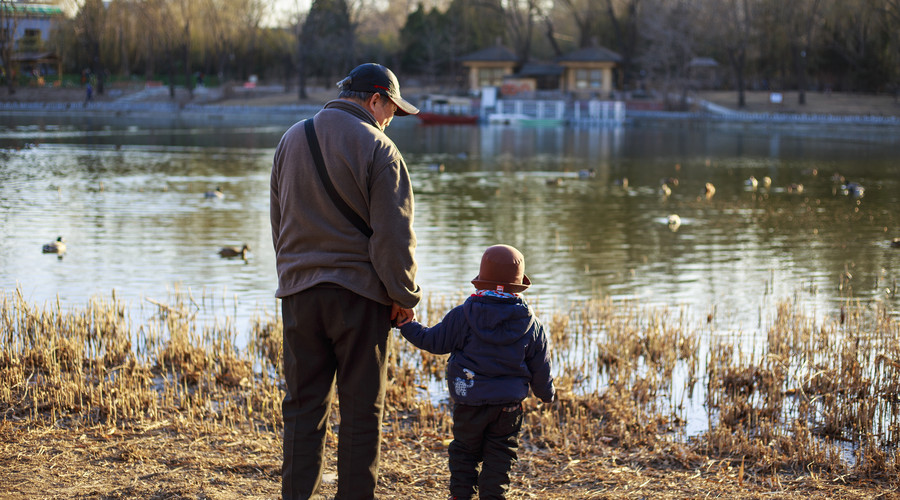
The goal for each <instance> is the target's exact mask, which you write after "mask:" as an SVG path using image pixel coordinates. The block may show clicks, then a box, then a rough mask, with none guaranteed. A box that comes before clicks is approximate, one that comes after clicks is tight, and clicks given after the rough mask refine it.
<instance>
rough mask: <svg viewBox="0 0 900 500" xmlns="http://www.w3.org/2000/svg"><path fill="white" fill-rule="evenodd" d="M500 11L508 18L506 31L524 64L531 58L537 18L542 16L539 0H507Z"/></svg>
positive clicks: (520, 60) (517, 55) (521, 62)
mask: <svg viewBox="0 0 900 500" xmlns="http://www.w3.org/2000/svg"><path fill="white" fill-rule="evenodd" d="M501 7H502V8H503V12H501V13H500V15H502V17H503V19H505V20H506V32H507V33H508V34H509V38H510V40H511V41H512V44H513V48H514V51H515V53H516V57H517V58H518V59H519V63H520V64H523V63H525V62H527V61H528V60H529V59H530V58H531V40H532V38H533V35H534V25H535V20H536V19H537V18H538V17H540V16H541V8H540V5H539V2H538V1H537V0H506V1H505V2H503V4H501Z"/></svg>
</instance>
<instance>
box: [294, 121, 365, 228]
mask: <svg viewBox="0 0 900 500" xmlns="http://www.w3.org/2000/svg"><path fill="white" fill-rule="evenodd" d="M304 128H305V129H306V141H307V142H308V143H309V150H310V151H311V152H312V156H313V160H315V164H316V171H317V172H319V178H320V179H322V184H324V185H325V191H326V192H327V193H328V196H330V197H331V201H333V202H334V205H335V206H336V207H337V209H338V210H340V211H341V213H342V214H344V217H346V218H347V220H349V221H350V222H351V223H353V225H354V226H356V229H359V231H360V232H361V233H362V234H364V235H366V237H367V238H369V237H371V236H372V228H370V227H369V225H368V224H366V221H364V220H363V218H362V217H360V216H359V214H358V213H356V212H354V211H353V209H352V208H350V205H348V204H347V202H346V201H344V199H343V198H341V195H339V194H338V192H337V190H336V189H335V188H334V184H332V183H331V178H330V177H328V171H327V170H325V159H324V158H323V157H322V149H321V148H320V147H319V139H318V138H317V137H316V128H315V126H314V125H313V119H312V118H308V119H307V120H306V123H305V124H304Z"/></svg>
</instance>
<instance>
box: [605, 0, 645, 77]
mask: <svg viewBox="0 0 900 500" xmlns="http://www.w3.org/2000/svg"><path fill="white" fill-rule="evenodd" d="M640 4H641V1H640V0H606V13H607V16H608V17H609V22H610V23H611V24H612V26H613V31H614V32H615V34H616V45H617V48H618V50H619V54H620V55H621V56H622V69H623V71H624V78H625V83H626V84H627V83H628V82H629V81H631V80H632V79H633V78H634V73H635V68H634V57H635V55H636V53H637V42H638V24H639V16H640V14H641V9H640Z"/></svg>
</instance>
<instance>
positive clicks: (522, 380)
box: [400, 245, 556, 499]
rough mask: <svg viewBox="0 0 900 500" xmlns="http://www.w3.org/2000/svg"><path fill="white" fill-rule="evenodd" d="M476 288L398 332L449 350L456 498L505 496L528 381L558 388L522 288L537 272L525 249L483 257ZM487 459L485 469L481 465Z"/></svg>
mask: <svg viewBox="0 0 900 500" xmlns="http://www.w3.org/2000/svg"><path fill="white" fill-rule="evenodd" d="M472 284H473V285H475V289H476V292H475V293H474V294H472V296H471V297H469V298H468V299H466V301H465V302H464V303H463V304H462V305H460V306H457V307H455V308H454V309H453V310H451V311H450V312H449V313H447V315H446V316H444V319H443V320H442V321H441V322H440V323H438V324H436V325H434V326H433V327H431V328H425V327H424V326H422V325H420V324H419V323H417V322H415V321H412V322H409V323H406V324H404V325H402V326H401V327H400V332H401V333H402V334H403V336H404V337H405V338H406V339H407V340H408V341H410V342H412V343H413V344H414V345H415V346H416V347H418V348H420V349H424V350H426V351H428V352H432V353H435V354H444V353H450V359H449V360H448V361H447V384H448V385H449V388H450V397H451V398H452V400H453V402H454V403H455V405H454V409H453V442H451V443H450V449H449V452H450V495H451V496H450V498H460V499H471V498H474V497H475V492H476V487H477V491H478V494H479V496H480V497H481V498H482V499H485V498H492V499H493V498H506V491H507V490H508V489H509V482H510V479H509V472H510V470H511V469H512V466H513V464H514V463H515V461H516V459H517V458H518V457H517V454H516V448H518V446H519V442H518V436H519V430H520V429H521V428H522V414H523V410H522V400H523V399H525V397H527V396H528V388H529V386H530V387H531V390H532V391H534V394H535V395H536V396H537V397H539V398H541V400H542V401H544V402H547V403H549V402H551V401H553V399H554V397H555V393H556V389H555V388H554V386H553V376H552V375H551V374H550V346H549V341H548V335H547V332H546V331H545V329H544V326H543V324H541V321H540V320H539V319H538V318H537V316H535V315H534V313H533V312H532V311H531V308H529V307H528V305H527V304H526V303H525V302H524V301H523V300H522V297H521V296H520V295H519V294H520V293H521V292H523V291H525V289H527V288H528V286H529V285H531V280H529V279H528V276H526V275H525V257H523V256H522V253H521V252H519V251H518V250H516V249H515V248H513V247H511V246H508V245H496V246H492V247H490V248H488V249H487V250H486V251H485V252H484V255H483V256H482V257H481V268H480V270H479V273H478V276H476V277H475V279H474V280H472ZM479 464H481V473H479V472H478V465H479Z"/></svg>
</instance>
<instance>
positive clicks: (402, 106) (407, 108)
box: [388, 96, 419, 116]
mask: <svg viewBox="0 0 900 500" xmlns="http://www.w3.org/2000/svg"><path fill="white" fill-rule="evenodd" d="M388 98H389V99H390V100H391V102H393V103H394V104H396V105H397V111H396V112H394V116H406V115H417V114H419V108H417V107H415V106H413V105H412V104H410V103H409V102H408V101H407V100H406V99H404V98H402V97H400V96H397V97H392V96H388Z"/></svg>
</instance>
